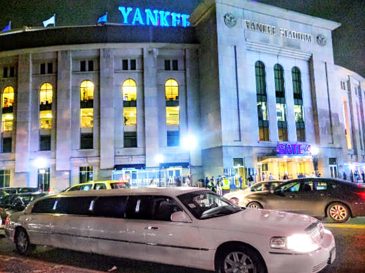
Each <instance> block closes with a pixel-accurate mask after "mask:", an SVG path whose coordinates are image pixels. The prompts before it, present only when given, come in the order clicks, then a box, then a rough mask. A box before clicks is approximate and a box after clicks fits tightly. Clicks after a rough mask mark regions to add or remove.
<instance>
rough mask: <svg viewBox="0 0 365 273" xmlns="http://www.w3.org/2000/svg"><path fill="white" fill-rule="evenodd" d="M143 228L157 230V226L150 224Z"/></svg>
mask: <svg viewBox="0 0 365 273" xmlns="http://www.w3.org/2000/svg"><path fill="white" fill-rule="evenodd" d="M144 229H149V230H151V229H152V230H158V229H159V228H158V227H151V226H148V227H145V228H144Z"/></svg>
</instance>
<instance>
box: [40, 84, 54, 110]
mask: <svg viewBox="0 0 365 273" xmlns="http://www.w3.org/2000/svg"><path fill="white" fill-rule="evenodd" d="M52 97H53V87H52V85H51V84H50V83H44V84H42V86H41V90H40V92H39V103H40V105H49V104H51V103H52Z"/></svg>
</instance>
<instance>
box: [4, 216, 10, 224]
mask: <svg viewBox="0 0 365 273" xmlns="http://www.w3.org/2000/svg"><path fill="white" fill-rule="evenodd" d="M9 218H10V215H8V216H7V217H6V220H5V226H6V225H7V224H8V222H9Z"/></svg>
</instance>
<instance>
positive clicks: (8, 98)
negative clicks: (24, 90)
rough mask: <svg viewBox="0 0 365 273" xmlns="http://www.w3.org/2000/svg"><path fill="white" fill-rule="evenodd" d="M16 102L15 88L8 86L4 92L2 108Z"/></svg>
mask: <svg viewBox="0 0 365 273" xmlns="http://www.w3.org/2000/svg"><path fill="white" fill-rule="evenodd" d="M13 103H14V88H13V87H11V86H7V87H5V89H4V93H3V103H2V108H8V107H12V106H13Z"/></svg>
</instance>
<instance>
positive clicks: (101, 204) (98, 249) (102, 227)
mask: <svg viewBox="0 0 365 273" xmlns="http://www.w3.org/2000/svg"><path fill="white" fill-rule="evenodd" d="M126 200H127V197H126V196H105V197H99V198H98V199H97V200H95V203H94V204H93V206H92V210H93V213H92V217H90V218H89V235H90V240H91V251H92V252H94V253H98V254H103V255H109V256H116V257H128V252H129V251H130V249H129V243H128V240H127V235H126V232H127V224H126V220H125V219H124V214H125V208H126Z"/></svg>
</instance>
